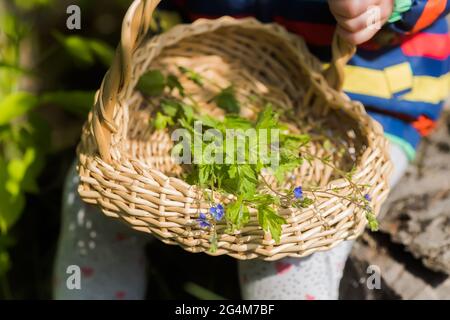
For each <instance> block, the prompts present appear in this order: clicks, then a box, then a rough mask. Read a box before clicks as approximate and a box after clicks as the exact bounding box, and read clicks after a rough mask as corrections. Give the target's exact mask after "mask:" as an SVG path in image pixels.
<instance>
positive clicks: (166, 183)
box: [78, 0, 391, 260]
mask: <svg viewBox="0 0 450 320" xmlns="http://www.w3.org/2000/svg"><path fill="white" fill-rule="evenodd" d="M159 2H160V1H159V0H147V1H145V0H136V1H134V3H133V4H132V5H131V7H130V9H129V10H128V13H127V14H126V16H125V18H124V22H123V27H122V41H121V43H120V45H119V47H118V49H117V54H116V56H115V60H114V62H113V65H112V67H111V69H110V70H109V71H108V73H107V74H106V75H105V78H104V80H103V82H102V84H101V87H100V90H99V91H98V92H97V95H96V99H95V104H94V107H93V110H92V112H91V113H90V115H89V119H88V121H87V123H86V124H85V126H84V129H83V133H82V139H81V143H80V145H79V148H78V157H79V163H78V172H79V175H80V178H81V182H80V185H79V194H80V196H81V198H82V199H83V200H84V201H85V202H87V203H90V204H95V205H97V206H99V207H100V208H101V210H102V211H103V213H104V214H106V215H107V216H110V217H114V218H120V219H121V220H123V221H125V222H126V223H128V224H129V225H130V226H131V227H132V228H134V229H136V230H139V231H144V232H147V233H150V234H152V235H154V236H156V237H157V238H159V239H160V240H162V241H163V242H165V243H168V244H178V245H180V246H181V247H183V248H184V249H186V250H188V251H190V252H208V249H209V248H210V241H209V239H210V234H209V231H208V230H203V229H201V228H200V227H199V226H198V224H197V223H196V219H197V218H198V216H199V212H205V211H206V210H207V209H208V208H209V205H208V203H207V202H206V201H203V200H202V199H203V198H202V195H203V194H204V193H203V191H202V190H198V189H197V187H194V186H191V185H189V184H187V183H186V182H184V181H182V180H180V179H179V178H177V177H180V174H181V172H182V170H183V169H182V167H180V166H179V165H177V164H175V163H174V161H173V159H172V158H171V156H170V150H171V148H172V145H173V144H172V141H171V139H170V134H169V133H168V132H161V131H156V132H152V130H151V128H150V126H149V114H150V113H149V108H150V106H149V105H148V104H147V103H146V101H145V100H144V99H143V97H142V95H141V94H140V93H139V92H138V91H136V90H135V86H136V84H137V81H138V80H139V78H140V76H141V75H142V74H143V73H144V72H146V71H148V70H150V69H160V70H166V71H170V72H177V71H176V68H175V69H174V66H176V65H183V66H186V67H190V68H193V69H195V70H196V71H197V72H199V73H201V74H204V75H206V76H208V77H213V78H214V79H215V80H216V81H217V82H219V83H223V84H224V85H226V84H229V83H233V84H234V85H235V86H236V88H238V96H239V97H241V96H242V95H244V94H246V93H247V94H248V93H257V94H259V95H262V96H264V97H265V98H266V99H267V100H269V101H273V102H274V105H280V106H285V107H286V108H291V109H293V110H296V114H297V117H296V119H293V120H292V123H293V125H294V123H302V124H303V125H302V128H310V129H311V132H314V130H326V131H327V132H329V133H331V136H333V137H335V138H336V139H340V141H341V142H342V143H344V144H345V146H346V147H347V150H352V153H351V154H352V155H351V156H349V155H346V156H341V155H340V154H337V153H335V154H333V155H332V161H333V164H334V165H336V166H338V167H339V168H342V169H345V170H350V169H351V168H352V167H354V168H356V171H355V174H354V178H353V179H354V180H355V183H359V184H368V185H370V190H369V192H370V195H371V198H372V200H371V201H372V206H373V208H374V211H375V213H378V212H379V209H380V206H381V204H382V203H383V201H384V200H385V198H386V197H387V194H388V189H389V187H388V183H387V181H388V178H389V174H390V172H391V164H390V161H389V156H388V151H389V150H388V148H389V145H388V142H387V140H386V139H385V138H384V136H383V130H382V127H381V126H380V125H379V124H378V123H377V122H375V121H374V120H372V119H371V118H370V117H369V116H368V115H367V114H366V112H365V111H364V108H363V106H362V104H360V103H358V102H354V101H350V99H348V97H346V96H345V95H344V94H343V93H342V92H341V89H342V83H343V68H344V66H345V64H346V63H347V62H348V60H349V59H350V58H351V56H352V55H353V53H354V50H355V48H354V47H352V46H350V45H347V44H346V43H344V42H343V41H341V40H340V38H339V37H335V41H334V44H333V56H334V59H333V61H332V63H331V66H330V68H329V69H328V70H327V71H326V72H322V66H321V64H320V62H319V61H318V60H317V59H316V58H315V57H314V56H312V55H311V54H310V53H309V52H308V49H307V47H306V45H305V43H304V41H303V40H302V39H301V38H299V37H297V36H295V35H292V34H290V33H288V32H287V31H286V30H285V29H284V28H282V27H281V26H279V25H276V24H261V23H259V22H258V21H256V20H255V19H242V20H236V19H233V18H230V17H224V18H221V19H218V20H204V19H202V20H198V21H196V22H195V23H193V24H190V25H179V26H176V27H174V28H173V29H171V30H169V31H168V32H166V33H164V34H162V35H159V36H154V37H153V38H151V39H148V38H146V34H147V31H148V29H149V24H150V20H151V15H152V13H153V11H154V9H155V7H156V6H157V5H158V3H159ZM184 85H185V86H186V88H187V90H191V93H192V95H195V96H196V98H198V100H199V101H202V102H204V103H202V106H203V107H205V108H212V107H211V106H209V105H208V103H207V101H209V98H210V96H209V97H208V94H210V93H208V92H203V91H201V89H199V88H198V87H197V88H189V84H188V83H184ZM191 87H192V86H191ZM196 90H197V91H196ZM204 91H208V90H207V89H204ZM208 112H210V113H211V114H217V116H220V111H218V110H212V109H211V110H208ZM242 112H243V114H245V116H248V117H251V116H252V112H253V113H254V111H251V110H243V111H242ZM311 151H312V152H314V153H315V154H316V155H317V156H322V155H324V153H325V151H324V148H323V146H322V145H320V144H317V145H315V144H314V143H313V144H312V146H311ZM349 154H350V153H349ZM306 182H311V183H315V184H316V185H319V186H321V187H323V188H324V190H326V188H329V187H330V186H333V188H334V187H339V192H340V193H341V194H343V195H345V194H346V193H347V194H348V192H349V183H348V182H346V181H345V180H344V179H339V177H335V176H334V175H333V172H332V170H331V169H330V168H329V167H328V166H325V165H324V164H323V163H322V162H321V161H313V162H312V163H307V162H305V163H304V164H303V165H302V166H301V167H300V168H298V169H297V170H296V171H295V172H294V175H293V176H292V179H291V180H289V181H287V182H286V185H285V186H283V187H285V188H291V187H292V186H295V185H300V184H301V183H306ZM214 197H216V198H217V201H222V202H225V203H226V201H227V199H229V197H227V196H226V195H218V194H215V195H214ZM199 199H200V200H199ZM278 214H279V215H281V216H283V217H284V218H285V219H286V220H287V222H288V223H287V224H286V225H283V232H282V236H281V242H280V243H276V242H275V241H274V240H273V239H272V238H271V236H270V234H269V233H267V232H264V231H263V230H262V229H261V227H259V225H258V219H257V213H255V212H253V213H252V214H251V220H250V222H249V223H248V224H247V225H246V226H245V227H244V228H243V229H242V230H240V231H239V232H235V233H233V234H227V233H225V227H226V226H225V225H220V224H219V225H218V226H217V232H218V250H217V251H216V252H215V253H210V254H213V255H223V254H227V255H230V256H232V257H235V258H237V259H253V258H260V259H264V260H277V259H280V258H283V257H287V256H289V257H303V256H306V255H309V254H311V253H313V252H316V251H321V250H327V249H330V248H332V247H334V246H336V245H337V244H339V243H340V242H342V241H344V240H347V239H354V238H356V237H357V236H358V235H360V234H361V233H362V232H363V230H364V228H365V226H366V224H367V221H366V217H365V213H364V212H363V210H362V209H361V208H359V207H358V206H355V205H354V204H352V203H351V202H347V201H344V200H342V198H340V197H336V196H333V195H330V194H328V193H325V192H324V193H320V192H319V193H318V197H317V199H316V202H315V205H314V206H311V207H310V208H306V209H295V208H285V209H280V210H279V211H278Z"/></svg>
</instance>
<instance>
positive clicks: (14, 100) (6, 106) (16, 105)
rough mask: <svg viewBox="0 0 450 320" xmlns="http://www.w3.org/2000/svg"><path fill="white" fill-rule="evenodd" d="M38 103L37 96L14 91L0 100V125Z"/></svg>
mask: <svg viewBox="0 0 450 320" xmlns="http://www.w3.org/2000/svg"><path fill="white" fill-rule="evenodd" d="M37 104H38V98H37V97H36V96H34V95H33V94H31V93H28V92H15V93H12V94H10V95H8V96H7V97H6V98H4V99H3V100H1V101H0V125H5V124H8V123H9V122H10V121H11V120H13V119H15V118H17V117H19V116H22V115H24V114H25V113H27V112H28V111H30V110H31V109H33V108H34V107H36V106H37Z"/></svg>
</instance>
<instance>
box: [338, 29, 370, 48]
mask: <svg viewBox="0 0 450 320" xmlns="http://www.w3.org/2000/svg"><path fill="white" fill-rule="evenodd" d="M337 32H338V34H339V35H340V36H341V37H342V38H344V39H345V40H347V41H348V42H349V43H351V44H354V45H359V44H361V43H364V42H367V41H369V40H370V39H372V38H373V36H374V35H375V34H376V33H377V32H378V30H377V29H375V28H373V29H371V28H365V29H362V30H360V31H357V32H350V31H347V30H345V29H344V28H342V27H341V26H338V27H337Z"/></svg>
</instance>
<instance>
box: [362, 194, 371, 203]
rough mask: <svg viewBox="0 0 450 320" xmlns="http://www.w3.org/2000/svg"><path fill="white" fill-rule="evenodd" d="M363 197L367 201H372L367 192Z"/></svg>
mask: <svg viewBox="0 0 450 320" xmlns="http://www.w3.org/2000/svg"><path fill="white" fill-rule="evenodd" d="M364 199H366V200H367V201H372V197H371V196H370V195H369V194H366V195H365V196H364Z"/></svg>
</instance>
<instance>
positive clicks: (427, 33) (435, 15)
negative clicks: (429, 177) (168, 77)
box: [166, 0, 450, 159]
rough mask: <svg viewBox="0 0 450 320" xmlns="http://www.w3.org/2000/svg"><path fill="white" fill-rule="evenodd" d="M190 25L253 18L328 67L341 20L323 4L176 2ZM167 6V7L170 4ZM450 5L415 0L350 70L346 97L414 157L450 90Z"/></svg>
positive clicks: (318, 0)
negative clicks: (290, 36) (301, 44)
mask: <svg viewBox="0 0 450 320" xmlns="http://www.w3.org/2000/svg"><path fill="white" fill-rule="evenodd" d="M172 1H173V3H172V6H174V7H175V8H176V9H177V10H178V11H179V12H181V13H182V15H183V16H184V17H185V19H187V20H190V21H192V20H195V19H197V18H218V17H220V16H222V15H230V16H234V17H237V18H242V17H248V16H254V17H257V18H258V19H259V20H261V21H263V22H269V21H276V22H278V23H280V24H282V25H283V26H285V27H286V28H287V29H288V30H289V31H291V32H293V33H296V34H298V35H300V36H302V37H303V38H304V39H305V41H306V42H307V43H308V46H309V48H310V50H311V52H312V53H313V54H315V55H316V56H317V57H318V58H319V59H321V60H322V61H323V62H324V63H326V62H328V61H329V60H330V58H331V48H330V45H331V42H332V38H333V34H334V31H335V28H336V20H335V19H334V17H333V15H332V14H331V12H330V10H329V8H328V4H327V1H326V0H214V1H211V0H172ZM166 4H167V2H166ZM449 11H450V0H413V1H412V5H411V8H410V9H409V10H408V11H407V12H404V13H403V14H402V16H401V19H400V20H399V21H396V22H395V23H388V24H387V25H386V26H384V27H383V29H382V31H381V32H379V34H378V35H377V36H376V37H375V38H374V39H372V40H371V41H369V42H367V43H365V44H363V45H361V46H359V48H358V51H357V53H356V55H355V56H354V57H353V59H352V60H351V61H350V62H349V64H348V65H347V67H346V80H345V85H344V90H345V92H346V93H347V94H348V95H349V96H350V97H351V98H352V99H354V100H359V101H361V102H362V103H363V104H364V105H365V107H366V109H367V111H368V113H369V114H370V115H371V116H372V117H373V118H374V119H376V120H377V121H379V122H380V123H381V124H382V125H383V127H384V129H385V132H386V135H387V136H388V137H389V138H390V139H392V140H394V141H395V142H396V143H398V144H400V145H401V146H402V147H403V149H404V150H405V152H406V153H407V154H408V156H409V157H410V159H413V158H414V156H415V150H416V148H417V146H418V144H419V142H420V138H421V137H422V136H426V135H427V134H429V133H430V131H431V130H432V129H433V127H434V126H435V122H436V120H437V119H438V118H439V115H440V113H441V110H442V107H443V104H444V101H445V100H446V98H447V96H448V94H449V92H450V34H449V30H448V25H447V22H446V20H445V15H446V14H447V13H449Z"/></svg>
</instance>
